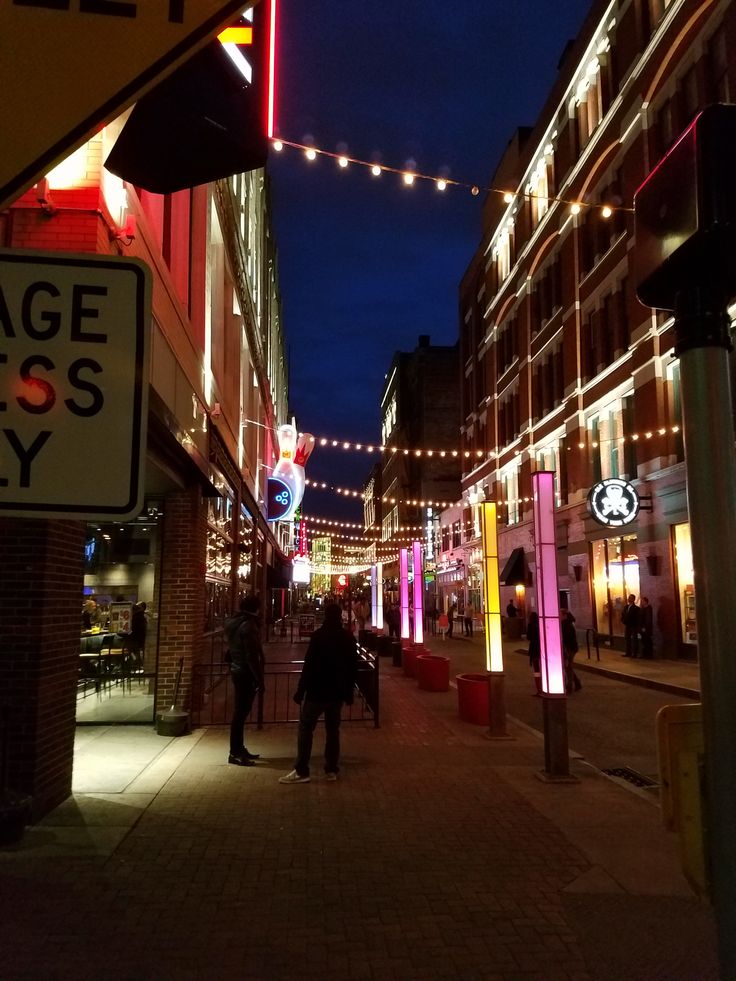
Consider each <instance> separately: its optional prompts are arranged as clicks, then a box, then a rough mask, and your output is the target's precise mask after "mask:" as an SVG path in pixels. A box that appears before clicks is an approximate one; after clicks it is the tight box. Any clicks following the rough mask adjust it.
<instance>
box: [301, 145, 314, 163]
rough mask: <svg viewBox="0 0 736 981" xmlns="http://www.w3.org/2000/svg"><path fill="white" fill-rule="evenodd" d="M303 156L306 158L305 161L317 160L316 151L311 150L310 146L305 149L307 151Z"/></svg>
mask: <svg viewBox="0 0 736 981" xmlns="http://www.w3.org/2000/svg"><path fill="white" fill-rule="evenodd" d="M304 156H305V157H306V158H307V160H316V159H317V151H316V150H314V149H312V147H311V146H310V147H307V149H306V150H305V151H304Z"/></svg>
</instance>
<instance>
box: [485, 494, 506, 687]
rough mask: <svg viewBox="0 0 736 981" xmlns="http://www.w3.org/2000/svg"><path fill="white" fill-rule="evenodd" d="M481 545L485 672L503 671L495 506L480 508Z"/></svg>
mask: <svg viewBox="0 0 736 981" xmlns="http://www.w3.org/2000/svg"><path fill="white" fill-rule="evenodd" d="M481 536H482V538H481V540H482V543H483V615H484V617H485V640H486V671H503V641H502V639H501V590H500V589H499V585H498V524H497V517H496V505H495V503H494V502H493V501H486V502H484V503H483V504H482V505H481Z"/></svg>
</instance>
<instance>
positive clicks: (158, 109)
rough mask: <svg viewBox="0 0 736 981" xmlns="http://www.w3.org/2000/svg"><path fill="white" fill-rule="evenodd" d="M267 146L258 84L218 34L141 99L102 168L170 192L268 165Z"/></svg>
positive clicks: (127, 178)
mask: <svg viewBox="0 0 736 981" xmlns="http://www.w3.org/2000/svg"><path fill="white" fill-rule="evenodd" d="M267 152H268V141H267V140H266V136H265V124H264V122H263V119H262V111H261V92H260V87H259V86H255V85H251V84H248V82H246V81H245V79H244V78H243V76H242V75H241V74H240V73H239V72H238V70H237V68H236V67H235V66H234V64H233V62H232V61H231V59H230V58H229V57H228V55H227V54H226V52H225V50H224V49H223V46H222V45H221V44H220V42H219V41H213V42H212V43H211V44H208V45H207V46H206V47H205V48H203V49H202V50H201V51H199V52H197V54H195V55H193V56H192V57H191V58H189V59H188V61H186V62H185V63H184V64H183V65H182V66H181V68H179V69H177V71H175V72H174V73H173V74H172V75H169V77H168V78H166V79H164V80H163V82H160V83H159V84H158V85H157V86H156V87H155V88H154V89H152V90H151V91H150V92H148V93H147V94H146V95H144V96H143V97H142V98H141V99H139V101H138V102H137V103H136V105H135V107H134V109H133V111H132V113H131V114H130V117H129V119H128V121H127V122H126V124H125V126H124V127H123V129H122V132H121V133H120V136H119V137H118V139H117V141H116V143H115V145H114V146H113V148H112V151H111V152H110V155H109V156H108V158H107V160H106V161H105V167H106V168H107V170H109V171H110V172H111V173H113V174H117V176H118V177H122V179H123V180H126V181H128V182H129V183H131V184H135V185H136V186H137V187H143V188H145V189H146V190H147V191H154V192H155V193H157V194H171V193H173V192H174V191H180V190H183V189H184V188H188V187H194V186H195V185H197V184H207V183H209V182H210V181H214V180H218V179H220V178H223V177H229V176H230V175H231V174H242V173H245V172H246V171H248V170H255V169H256V168H258V167H263V166H265V163H266V156H267Z"/></svg>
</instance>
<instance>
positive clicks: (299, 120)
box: [269, 0, 590, 521]
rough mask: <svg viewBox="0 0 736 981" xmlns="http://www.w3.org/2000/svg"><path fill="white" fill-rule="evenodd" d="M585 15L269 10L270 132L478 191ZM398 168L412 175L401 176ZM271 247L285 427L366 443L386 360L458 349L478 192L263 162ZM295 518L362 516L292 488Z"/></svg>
mask: <svg viewBox="0 0 736 981" xmlns="http://www.w3.org/2000/svg"><path fill="white" fill-rule="evenodd" d="M589 7H590V0H565V2H564V3H552V2H550V0H514V2H513V3H510V2H501V0H455V2H454V3H447V2H439V0H421V2H419V0H398V2H392V3H383V4H369V3H366V2H365V0H340V2H339V3H335V2H329V0H281V2H280V8H279V9H280V20H281V24H280V39H279V50H278V57H279V66H280V78H279V82H278V86H279V91H278V100H279V101H278V107H277V130H278V134H279V135H280V136H282V137H283V138H284V139H286V140H292V141H294V142H297V143H309V142H313V143H314V145H315V146H317V147H320V148H322V149H325V150H330V151H333V152H345V153H347V154H349V155H351V156H354V157H356V158H361V159H365V160H373V159H374V158H375V159H376V160H377V162H381V163H384V164H386V165H389V166H395V167H407V168H411V169H416V170H417V171H419V172H423V173H427V174H430V175H436V176H445V175H446V176H449V177H451V178H454V179H456V180H461V181H467V182H468V183H471V184H478V185H480V186H481V187H482V186H484V185H485V186H488V185H489V184H490V181H491V176H492V174H493V171H494V170H495V168H496V165H497V163H498V161H499V158H500V156H501V154H502V152H503V150H504V148H505V146H506V144H507V143H508V141H509V139H510V138H511V136H512V135H513V133H514V130H515V129H516V127H518V126H520V125H531V124H533V123H534V122H535V121H536V118H537V115H538V113H539V111H540V109H541V107H542V105H543V103H544V101H545V99H546V97H547V94H548V92H549V89H550V87H551V86H552V84H553V82H554V79H555V76H556V70H557V64H558V62H559V59H560V56H561V54H562V51H563V49H564V47H565V44H566V42H567V40H568V39H570V38H573V37H575V35H576V34H577V32H578V29H579V28H580V26H581V24H582V22H583V19H584V17H585V15H586V13H587V11H588V9H589ZM411 162H413V163H411ZM269 171H270V173H271V176H272V183H273V205H274V218H275V234H276V243H277V246H278V250H279V272H280V285H281V295H282V302H283V315H284V325H285V331H286V341H287V346H288V350H289V359H290V401H291V409H292V411H293V412H294V413H295V414H296V416H297V422H298V425H299V428H300V429H302V430H306V431H310V432H313V433H314V434H315V435H316V436H330V437H334V438H340V439H346V440H353V441H360V442H364V443H371V442H372V443H376V442H379V441H380V419H379V400H380V393H381V388H382V385H383V382H384V376H385V374H386V372H387V370H388V367H389V365H390V362H391V359H392V356H393V353H394V352H395V351H397V350H402V351H411V350H413V349H414V347H415V346H416V344H417V339H418V337H419V335H420V334H429V335H430V336H431V342H432V343H433V344H453V343H454V342H455V340H456V339H457V336H458V315H457V291H458V286H459V282H460V279H461V277H462V275H463V273H464V271H465V269H466V268H467V266H468V264H469V262H470V260H471V258H472V255H473V253H474V250H475V248H476V246H477V244H478V242H479V239H480V234H481V209H482V205H483V193H482V192H481V194H480V195H479V196H477V197H473V196H472V195H471V194H470V192H469V191H468V190H460V189H453V188H448V189H447V190H446V191H445V192H443V193H440V192H438V191H437V190H436V189H435V188H434V186H433V185H432V184H430V183H427V182H416V183H415V184H414V185H413V186H412V187H408V188H407V187H405V186H404V184H403V183H402V181H401V178H400V177H398V176H397V175H391V174H383V175H382V176H381V177H380V178H375V177H372V176H371V174H370V172H369V171H368V170H367V169H365V168H359V167H356V166H350V167H349V168H348V169H347V170H341V169H340V168H339V167H338V165H337V162H336V161H334V160H331V159H327V158H319V157H318V159H317V160H316V161H314V162H313V163H310V162H308V161H307V160H306V159H305V157H304V155H303V153H302V152H301V151H297V150H294V149H289V148H285V149H284V150H283V151H282V153H281V154H278V153H274V152H272V153H271V159H270V162H269ZM377 459H378V457H377V456H374V457H373V458H369V457H368V456H367V455H358V454H356V453H345V452H342V451H340V452H338V451H330V452H328V451H326V450H324V449H322V448H320V447H317V448H316V449H315V452H314V455H313V457H312V459H311V460H310V462H309V464H308V467H307V476H308V477H311V478H313V479H317V480H326V481H330V482H332V483H333V484H337V485H340V486H350V487H355V488H360V486H361V485H362V482H363V480H364V478H365V477H366V475H367V473H368V471H369V469H370V466H371V463H372V462H375V461H376V460H377ZM305 510H306V511H307V512H311V513H312V514H315V515H320V516H330V515H333V514H335V515H338V514H339V515H340V516H341V517H343V518H347V519H349V520H356V521H357V520H360V519H361V517H362V507H361V506H360V505H359V504H358V503H357V502H353V503H352V505H351V506H348V502H347V501H343V500H342V499H341V498H339V497H337V496H336V495H335V494H333V493H330V492H326V491H315V490H310V489H309V488H308V489H307V492H306V495H305Z"/></svg>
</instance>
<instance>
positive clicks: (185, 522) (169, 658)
mask: <svg viewBox="0 0 736 981" xmlns="http://www.w3.org/2000/svg"><path fill="white" fill-rule="evenodd" d="M206 541H207V521H206V511H205V508H204V505H203V502H202V493H201V491H200V490H199V488H198V487H192V488H189V489H187V490H186V491H182V492H181V493H176V494H169V495H167V497H166V505H165V510H164V529H163V555H162V562H161V607H160V620H159V648H158V685H157V689H156V713H157V714H158V713H159V712H164V711H166V709H168V708H169V707H170V706H171V704H172V702H173V698H174V686H175V683H176V673H177V670H178V667H179V660H180V658H183V659H184V671H183V673H182V680H181V686H180V688H179V695H178V698H177V703H178V704H179V705H180V706H183V707H184V708H188V707H189V703H190V697H191V689H192V665H193V663H194V660H195V659H196V656H197V655H198V653H199V650H200V648H201V646H202V636H203V632H204V601H205V586H204V577H205V558H206Z"/></svg>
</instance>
